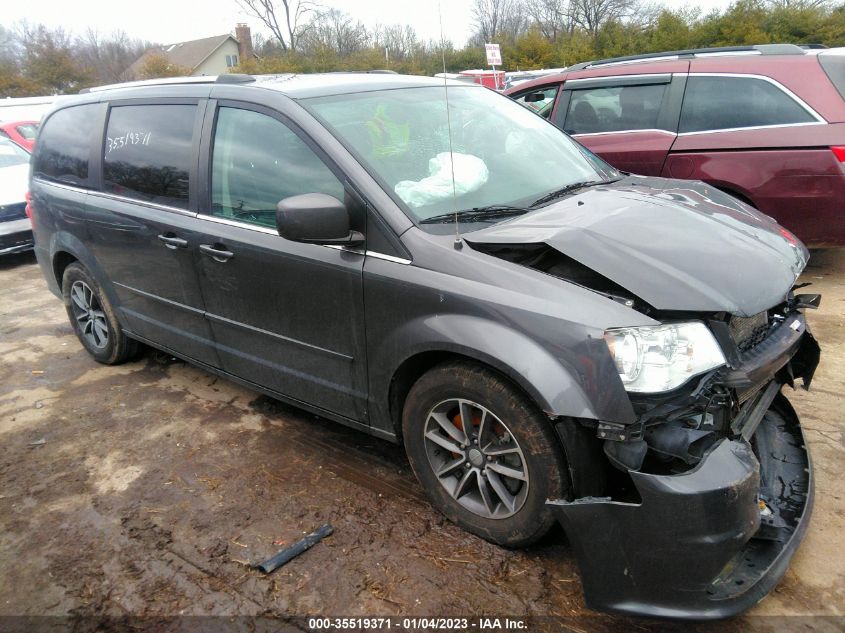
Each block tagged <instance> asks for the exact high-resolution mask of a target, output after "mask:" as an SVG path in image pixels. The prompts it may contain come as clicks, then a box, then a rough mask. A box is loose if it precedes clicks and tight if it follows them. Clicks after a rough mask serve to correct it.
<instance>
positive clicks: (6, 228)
mask: <svg viewBox="0 0 845 633" xmlns="http://www.w3.org/2000/svg"><path fill="white" fill-rule="evenodd" d="M33 245H34V242H33V239H32V224H31V223H30V221H29V218H23V219H21V220H11V221H9V222H0V255H10V254H11V253H19V252H21V251H27V250H29V249H31V248H32V247H33Z"/></svg>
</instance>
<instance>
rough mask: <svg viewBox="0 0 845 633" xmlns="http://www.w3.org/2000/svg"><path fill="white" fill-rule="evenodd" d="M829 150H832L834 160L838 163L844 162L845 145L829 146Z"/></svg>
mask: <svg viewBox="0 0 845 633" xmlns="http://www.w3.org/2000/svg"><path fill="white" fill-rule="evenodd" d="M830 150H831V151H832V152H833V155H834V156H836V160H838V161H839V162H840V163H845V146H843V145H838V146H836V147H831V148H830Z"/></svg>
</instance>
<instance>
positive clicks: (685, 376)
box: [604, 321, 725, 393]
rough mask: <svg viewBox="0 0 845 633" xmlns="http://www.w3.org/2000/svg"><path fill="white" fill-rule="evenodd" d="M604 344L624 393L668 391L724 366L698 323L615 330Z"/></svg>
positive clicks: (716, 346) (713, 341)
mask: <svg viewBox="0 0 845 633" xmlns="http://www.w3.org/2000/svg"><path fill="white" fill-rule="evenodd" d="M604 340H605V341H606V342H607V346H608V348H609V349H610V355H611V356H613V360H614V361H615V362H616V369H617V370H618V371H619V377H620V378H622V382H623V384H624V385H625V389H626V390H627V391H635V392H638V393H657V392H660V391H669V390H671V389H674V388H675V387H678V386H680V385H682V384H684V383H685V382H686V381H687V380H689V379H690V378H692V377H693V376H697V375H698V374H703V373H704V372H706V371H709V370H711V369H714V368H716V367H719V366H720V365H724V364H725V355H724V354H723V353H722V350H721V348H720V347H719V344H718V343H717V342H716V339H714V338H713V334H711V333H710V330H709V329H707V326H706V325H704V323H701V322H700V321H692V322H690V323H666V324H663V325H655V326H646V327H628V328H614V329H611V330H607V331H606V332H605V333H604Z"/></svg>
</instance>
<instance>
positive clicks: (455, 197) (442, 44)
mask: <svg viewBox="0 0 845 633" xmlns="http://www.w3.org/2000/svg"><path fill="white" fill-rule="evenodd" d="M437 16H438V18H439V19H440V56H441V58H442V59H443V94H444V95H445V97H446V131H447V132H448V136H449V166H450V167H451V169H452V202H454V204H455V244H454V246H455V250H460V249H462V248H463V246H464V243H463V241H462V240H461V229H460V225H459V224H458V192H457V188H456V186H455V155H454V153H453V152H452V115H451V113H450V112H449V85H448V84H449V79H448V78H447V77H446V38H445V37H444V36H443V11H442V9H441V7H440V0H437Z"/></svg>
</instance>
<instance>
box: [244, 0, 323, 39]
mask: <svg viewBox="0 0 845 633" xmlns="http://www.w3.org/2000/svg"><path fill="white" fill-rule="evenodd" d="M236 2H237V3H238V5H240V7H241V8H242V9H243V10H244V11H245V12H246V13H249V14H250V15H253V16H255V17H256V18H258V19H259V20H261V22H262V23H263V24H264V26H266V27H267V28H268V29H270V32H271V33H272V34H273V37H275V38H276V39H277V40H278V42H279V46H280V47H281V49H282V50H283V51H288V50H291V51H294V50H296V48H297V44H298V43H299V39H300V38H301V37H302V36H303V35H304V34H305V33H307V32H308V31H309V30H310V29H311V27H312V25H313V21H314V19H315V18H316V17H317V16H318V15H319V13H320V11H319V10H320V8H321V5H320V4H318V3H316V2H312V1H310V0H280V3H279V6H278V7H277V6H276V5H277V3H276V1H275V0H236Z"/></svg>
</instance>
